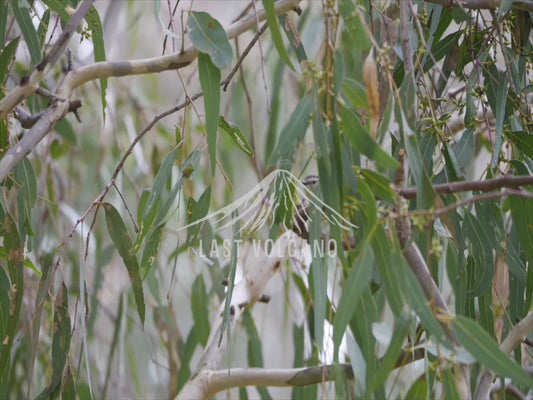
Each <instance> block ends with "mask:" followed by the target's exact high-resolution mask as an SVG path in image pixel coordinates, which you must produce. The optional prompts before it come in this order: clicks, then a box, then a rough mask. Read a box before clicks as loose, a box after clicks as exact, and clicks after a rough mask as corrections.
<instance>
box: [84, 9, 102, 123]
mask: <svg viewBox="0 0 533 400" xmlns="http://www.w3.org/2000/svg"><path fill="white" fill-rule="evenodd" d="M85 21H87V25H89V29H90V30H91V39H92V42H93V48H94V61H95V62H100V61H105V60H106V55H105V43H104V29H103V26H102V21H101V20H100V15H99V14H98V11H97V10H96V8H94V6H93V7H91V8H90V9H89V11H88V12H87V14H86V15H85ZM100 91H101V92H100V98H101V100H102V116H103V117H104V118H105V108H106V98H105V96H106V91H107V79H106V78H101V79H100Z"/></svg>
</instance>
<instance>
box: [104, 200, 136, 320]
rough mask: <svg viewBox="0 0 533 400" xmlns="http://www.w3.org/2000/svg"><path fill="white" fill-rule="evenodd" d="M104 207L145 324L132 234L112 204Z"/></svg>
mask: <svg viewBox="0 0 533 400" xmlns="http://www.w3.org/2000/svg"><path fill="white" fill-rule="evenodd" d="M102 207H103V208H104V211H105V220H106V225H107V230H108V232H109V236H110V237H111V240H112V241H113V244H114V245H115V247H116V249H117V250H118V254H119V255H120V257H122V261H124V265H125V266H126V269H127V271H128V275H129V276H130V280H131V285H132V289H133V295H134V297H135V303H136V304H137V311H138V313H139V317H140V319H141V324H143V325H144V315H145V305H144V294H143V286H142V279H141V274H140V267H139V263H138V261H137V257H136V256H135V254H133V253H132V252H131V249H132V241H131V237H130V234H129V232H128V230H127V228H126V225H125V224H124V221H123V220H122V217H121V216H120V214H119V212H118V211H117V209H116V208H115V207H114V206H113V205H112V204H110V203H103V204H102Z"/></svg>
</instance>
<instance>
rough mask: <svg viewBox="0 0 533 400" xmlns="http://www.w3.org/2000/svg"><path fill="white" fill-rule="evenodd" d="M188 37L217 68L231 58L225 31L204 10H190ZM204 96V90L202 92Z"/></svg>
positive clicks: (222, 66)
mask: <svg viewBox="0 0 533 400" xmlns="http://www.w3.org/2000/svg"><path fill="white" fill-rule="evenodd" d="M188 28H189V38H190V39H191V42H192V44H193V45H194V47H196V48H197V49H198V51H199V52H201V53H205V54H208V55H209V57H211V61H212V62H213V64H214V65H215V66H216V67H217V68H218V69H222V68H227V67H229V66H230V65H231V62H232V60H233V52H232V50H231V45H230V44H229V41H228V37H227V36H226V31H225V30H224V28H223V27H222V25H220V23H219V22H218V21H217V20H216V19H215V18H213V17H212V16H211V15H209V14H208V13H206V12H200V11H192V12H191V14H190V17H189V22H188ZM204 97H205V92H204Z"/></svg>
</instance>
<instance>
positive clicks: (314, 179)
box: [302, 175, 319, 188]
mask: <svg viewBox="0 0 533 400" xmlns="http://www.w3.org/2000/svg"><path fill="white" fill-rule="evenodd" d="M302 183H303V184H304V185H305V186H308V187H311V188H314V187H316V186H318V183H319V181H318V175H308V176H306V177H305V178H304V180H303V181H302Z"/></svg>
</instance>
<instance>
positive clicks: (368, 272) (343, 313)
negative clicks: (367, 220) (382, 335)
mask: <svg viewBox="0 0 533 400" xmlns="http://www.w3.org/2000/svg"><path fill="white" fill-rule="evenodd" d="M358 251H359V254H358V255H357V256H356V259H355V262H354V264H353V266H352V268H351V269H350V272H349V274H348V278H347V280H346V284H345V285H344V288H343V290H342V295H341V299H340V301H339V306H338V308H337V312H336V313H335V317H334V318H333V343H334V344H335V349H337V348H338V346H339V344H340V342H341V340H342V337H343V336H344V333H345V332H346V327H347V326H348V323H349V322H350V320H351V319H352V315H353V313H354V312H355V309H356V306H357V302H358V301H359V297H360V296H361V294H362V293H363V290H364V289H366V288H367V286H368V283H369V281H370V278H371V277H372V270H373V266H374V254H373V252H372V248H371V247H370V245H369V244H368V242H365V243H361V244H360V245H359V246H358Z"/></svg>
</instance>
